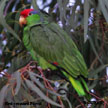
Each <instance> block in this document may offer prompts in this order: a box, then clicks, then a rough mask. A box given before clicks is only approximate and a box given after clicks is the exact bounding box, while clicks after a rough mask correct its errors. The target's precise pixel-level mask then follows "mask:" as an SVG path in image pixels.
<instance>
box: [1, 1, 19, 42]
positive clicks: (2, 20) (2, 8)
mask: <svg viewBox="0 0 108 108" xmlns="http://www.w3.org/2000/svg"><path fill="white" fill-rule="evenodd" d="M6 2H7V0H2V1H1V2H0V21H1V22H0V23H1V24H2V26H3V27H4V28H6V29H7V30H8V32H10V33H11V34H13V36H14V37H15V38H17V39H18V40H19V41H20V42H21V40H20V38H19V36H18V35H17V34H16V33H15V32H14V30H13V29H12V28H11V27H10V26H9V25H8V24H7V23H6V21H5V19H4V15H3V10H4V8H5V4H6Z"/></svg>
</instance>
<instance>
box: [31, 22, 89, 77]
mask: <svg viewBox="0 0 108 108" xmlns="http://www.w3.org/2000/svg"><path fill="white" fill-rule="evenodd" d="M29 35H30V36H29V38H30V42H31V45H32V47H33V49H34V50H35V51H36V52H37V53H38V54H39V55H40V56H41V57H43V58H44V59H45V60H46V61H49V62H54V61H57V62H58V64H59V65H60V66H61V67H62V68H64V69H65V70H66V71H67V72H68V73H69V74H70V75H72V76H73V77H77V76H78V75H83V76H85V77H87V75H88V72H87V67H86V65H85V62H84V59H83V57H82V55H81V54H80V52H79V51H78V49H77V47H76V45H75V44H74V42H73V41H72V40H71V38H70V37H69V36H68V35H67V33H66V32H64V31H63V30H62V29H61V28H60V27H59V26H58V25H57V24H55V23H50V24H45V25H43V24H38V25H35V26H33V27H31V28H30V31H29Z"/></svg>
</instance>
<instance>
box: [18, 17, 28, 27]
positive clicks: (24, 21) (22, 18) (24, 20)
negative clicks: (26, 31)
mask: <svg viewBox="0 0 108 108" xmlns="http://www.w3.org/2000/svg"><path fill="white" fill-rule="evenodd" d="M26 23H27V21H26V18H24V17H23V16H20V18H19V24H20V26H21V27H22V26H23V25H25V24H26Z"/></svg>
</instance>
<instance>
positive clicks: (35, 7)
mask: <svg viewBox="0 0 108 108" xmlns="http://www.w3.org/2000/svg"><path fill="white" fill-rule="evenodd" d="M32 5H33V7H34V9H35V10H38V6H37V0H32Z"/></svg>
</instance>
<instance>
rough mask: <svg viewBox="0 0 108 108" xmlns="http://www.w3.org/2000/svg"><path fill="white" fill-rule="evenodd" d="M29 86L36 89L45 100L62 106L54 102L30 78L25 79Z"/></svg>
mask: <svg viewBox="0 0 108 108" xmlns="http://www.w3.org/2000/svg"><path fill="white" fill-rule="evenodd" d="M25 82H26V84H27V86H28V87H29V88H30V89H31V90H32V91H34V92H35V93H37V94H38V95H39V96H40V97H41V98H42V99H43V100H44V101H46V102H48V103H50V104H52V105H54V106H57V107H61V105H60V104H58V103H56V102H54V101H53V100H51V99H50V98H48V97H47V96H46V95H45V94H44V93H43V92H42V91H41V90H40V89H39V88H38V87H36V86H35V85H34V84H33V82H32V81H30V80H27V79H26V80H25Z"/></svg>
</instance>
